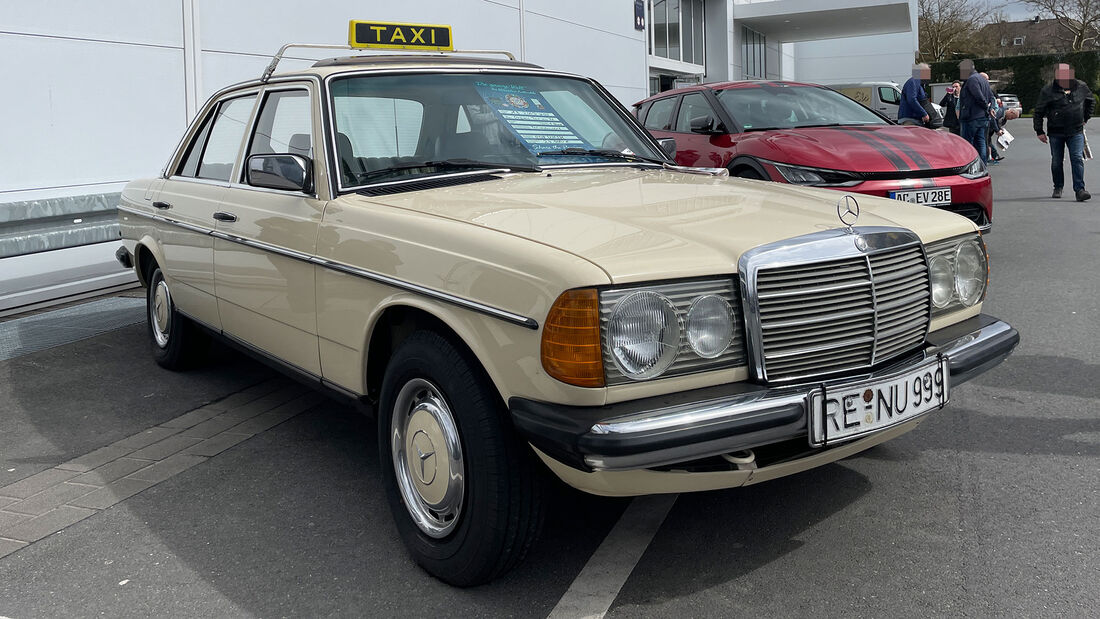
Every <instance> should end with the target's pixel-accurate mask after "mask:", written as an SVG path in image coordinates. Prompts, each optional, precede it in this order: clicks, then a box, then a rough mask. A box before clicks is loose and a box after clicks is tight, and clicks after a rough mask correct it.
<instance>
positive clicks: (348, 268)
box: [118, 206, 539, 330]
mask: <svg viewBox="0 0 1100 619" xmlns="http://www.w3.org/2000/svg"><path fill="white" fill-rule="evenodd" d="M118 210H120V211H122V212H124V213H128V214H130V215H135V216H137V217H144V218H146V219H152V220H154V221H159V222H162V223H166V224H169V225H172V226H178V227H180V228H183V229H185V230H190V231H191V232H196V233H198V234H203V235H207V236H212V237H214V238H216V239H221V240H223V241H229V242H230V243H237V244H239V245H245V246H247V247H252V248H254V249H259V250H261V251H267V252H271V253H273V254H278V255H280V256H286V257H287V258H292V259H294V260H300V261H302V262H308V263H311V264H315V265H317V266H320V267H324V268H326V269H330V270H333V271H338V272H341V273H347V274H348V275H354V276H356V277H361V278H363V279H369V280H371V281H373V282H378V283H380V284H385V285H387V286H390V287H392V288H398V289H400V290H405V291H407V292H412V293H416V294H421V295H424V296H426V297H431V298H433V299H436V300H438V301H443V302H444V303H450V304H451V305H456V306H458V307H462V308H465V309H468V310H472V311H475V312H478V313H480V314H485V315H486V316H492V317H493V318H496V319H498V320H503V321H505V322H510V323H512V324H515V325H519V326H521V327H524V328H527V329H531V330H538V328H539V323H538V321H536V320H535V319H533V318H528V317H527V316H523V315H520V314H515V313H513V312H509V311H507V310H502V309H500V308H497V307H493V306H491V305H485V304H484V303H479V302H477V301H473V300H470V299H466V298H464V297H460V296H457V295H453V294H451V293H449V292H443V291H442V290H435V289H433V288H427V287H424V286H421V285H419V284H414V283H412V282H407V281H404V280H401V279H397V278H395V277H390V276H389V275H384V274H382V273H376V272H374V271H368V270H367V269H363V268H360V267H356V266H352V265H350V264H345V263H343V262H337V261H335V260H329V259H327V258H321V257H320V256H314V255H310V254H305V253H302V252H299V251H294V250H292V249H286V248H285V247H279V246H278V245H271V244H270V243H264V242H262V241H256V240H253V239H246V238H243V237H240V236H237V235H235V234H228V233H226V232H222V231H220V230H213V229H211V228H204V227H202V226H196V225H194V224H189V223H186V222H183V221H179V220H176V219H172V218H170V217H165V216H163V215H156V214H153V213H144V212H142V211H139V210H136V209H132V208H129V207H125V206H119V207H118Z"/></svg>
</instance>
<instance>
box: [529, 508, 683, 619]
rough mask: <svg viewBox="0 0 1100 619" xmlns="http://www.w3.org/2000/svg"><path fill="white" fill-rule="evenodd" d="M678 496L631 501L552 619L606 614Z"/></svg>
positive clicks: (550, 618) (564, 596) (559, 604)
mask: <svg viewBox="0 0 1100 619" xmlns="http://www.w3.org/2000/svg"><path fill="white" fill-rule="evenodd" d="M678 496H680V495H678V494H659V495H654V496H644V497H638V498H636V499H634V500H633V501H631V503H630V505H629V506H628V507H627V508H626V511H625V512H623V515H622V517H620V518H619V521H618V522H617V523H615V526H614V527H613V528H612V529H611V532H610V533H608V534H607V537H606V538H604V540H603V543H602V544H600V547H599V548H597V549H596V552H594V553H592V556H591V557H590V558H589V559H588V563H586V564H585V566H584V569H582V570H581V573H580V574H577V578H576V579H574V580H573V584H572V585H569V590H568V591H566V592H565V595H563V596H562V598H561V600H559V601H558V605H557V606H555V607H554V610H552V611H550V615H549V619H564V618H566V617H569V618H573V617H584V618H586V619H588V618H596V619H598V618H600V617H603V616H604V615H605V614H606V613H607V610H608V609H609V608H611V604H612V603H613V602H614V601H615V598H616V597H618V595H619V590H620V589H622V588H623V585H624V584H626V579H627V578H629V577H630V573H631V572H633V571H634V566H635V565H637V564H638V561H639V560H641V558H642V554H644V553H645V550H646V548H648V547H649V543H650V542H651V541H653V537H654V536H655V535H657V530H658V529H660V528H661V523H663V522H664V521H665V516H667V515H668V512H669V510H671V509H672V505H673V504H674V503H676V498H677V497H678Z"/></svg>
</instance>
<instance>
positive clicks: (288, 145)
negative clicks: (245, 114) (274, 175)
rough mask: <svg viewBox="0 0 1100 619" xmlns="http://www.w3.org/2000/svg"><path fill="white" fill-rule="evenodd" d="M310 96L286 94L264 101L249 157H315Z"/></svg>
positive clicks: (303, 93)
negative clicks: (281, 155) (287, 155)
mask: <svg viewBox="0 0 1100 619" xmlns="http://www.w3.org/2000/svg"><path fill="white" fill-rule="evenodd" d="M311 125H312V115H311V114H310V109H309V92H307V91H305V90H284V91H277V92H272V93H269V94H268V95H267V96H266V97H264V104H263V107H262V108H261V109H260V117H259V119H258V120H257V121H256V130H255V132H254V133H253V134H252V141H251V143H250V144H249V147H248V156H249V157H251V156H252V155H269V154H273V153H277V154H291V155H302V156H303V157H310V158H312V157H313V138H312V137H311V134H312V133H313V132H312V131H311Z"/></svg>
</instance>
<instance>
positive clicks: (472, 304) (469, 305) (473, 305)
mask: <svg viewBox="0 0 1100 619" xmlns="http://www.w3.org/2000/svg"><path fill="white" fill-rule="evenodd" d="M310 262H313V263H314V264H317V265H320V266H323V267H325V268H327V269H332V270H333V271H340V272H341V273H347V274H349V275H355V276H358V277H362V278H364V279H369V280H371V281H375V282H378V283H380V284H385V285H387V286H392V287H393V288H399V289H401V290H406V291H408V292H414V293H416V294H422V295H424V296H428V297H432V298H433V299H436V300H439V301H443V302H445V303H450V304H452V305H457V306H459V307H464V308H466V309H470V310H473V311H475V312H479V313H482V314H485V315H487V316H492V317H494V318H498V319H500V320H503V321H505V322H510V323H512V324H516V325H519V326H521V327H526V328H528V329H532V330H538V328H539V323H538V321H536V320H535V319H533V318H528V317H526V316H521V315H520V314H513V313H512V312H509V311H506V310H502V309H499V308H496V307H492V306H490V305H485V304H483V303H478V302H477V301H471V300H469V299H465V298H463V297H459V296H455V295H453V294H451V293H449V292H443V291H441V290H434V289H432V288H425V287H424V286H420V285H418V284H413V283H411V282H406V281H404V280H400V279H395V278H393V277H390V276H388V275H383V274H381V273H375V272H374V271H368V270H366V269H361V268H359V267H354V266H351V265H350V264H344V263H342V262H336V261H334V260H327V259H325V258H320V257H317V256H314V257H313V258H311V259H310Z"/></svg>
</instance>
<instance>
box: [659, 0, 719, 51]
mask: <svg viewBox="0 0 1100 619" xmlns="http://www.w3.org/2000/svg"><path fill="white" fill-rule="evenodd" d="M703 13H704V12H703V0H651V1H650V3H649V53H650V54H652V55H654V56H660V57H661V58H668V59H669V60H677V61H680V62H690V63H692V64H697V65H704V64H706V62H705V60H704V48H705V46H704V39H703V36H704V35H703V23H704V22H703V20H704V14H703Z"/></svg>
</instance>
